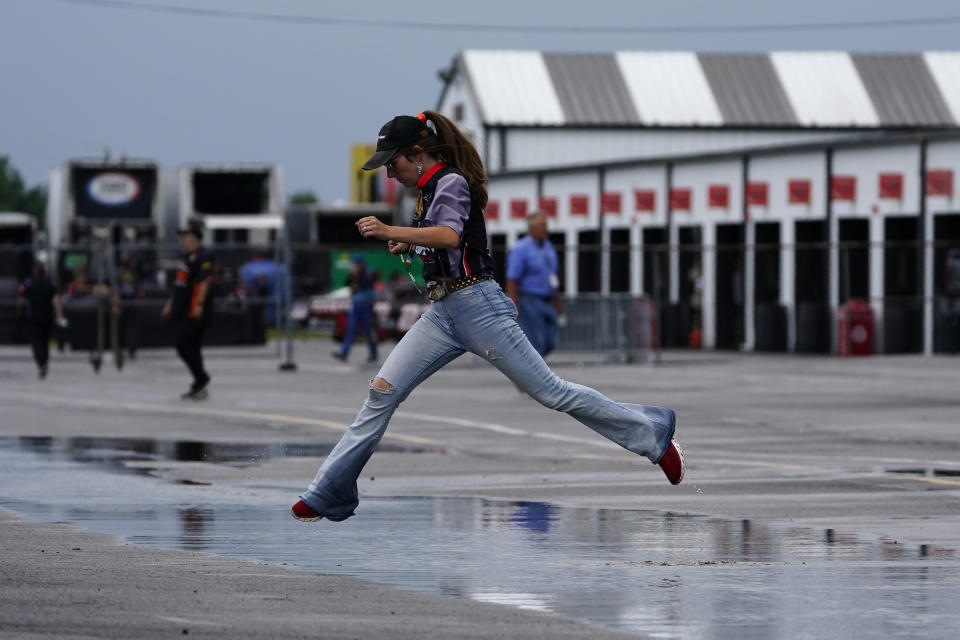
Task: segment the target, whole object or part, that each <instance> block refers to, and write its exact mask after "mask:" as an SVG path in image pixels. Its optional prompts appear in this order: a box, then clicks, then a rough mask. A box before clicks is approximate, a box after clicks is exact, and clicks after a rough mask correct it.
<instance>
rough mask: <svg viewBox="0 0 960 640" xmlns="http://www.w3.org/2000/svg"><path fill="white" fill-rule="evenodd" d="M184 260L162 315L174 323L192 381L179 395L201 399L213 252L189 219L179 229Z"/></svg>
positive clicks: (204, 388) (205, 380)
mask: <svg viewBox="0 0 960 640" xmlns="http://www.w3.org/2000/svg"><path fill="white" fill-rule="evenodd" d="M178 234H179V236H180V249H181V251H182V252H183V261H182V262H181V263H180V268H179V269H178V270H177V277H176V281H175V282H174V283H173V295H172V296H171V297H170V299H169V300H168V301H167V304H165V305H164V307H163V310H162V311H161V315H162V317H163V318H164V319H169V320H171V321H173V322H175V323H176V325H177V337H176V342H175V343H174V344H175V346H176V348H177V353H178V354H179V355H180V359H181V360H183V362H184V363H185V364H186V365H187V368H188V369H189V370H190V374H191V375H192V376H193V382H192V383H191V385H190V388H189V389H187V391H186V392H184V393H183V394H181V396H180V397H181V398H183V399H185V400H186V399H190V400H203V399H204V398H206V397H207V393H208V392H207V386H208V385H209V384H210V375H209V374H208V373H207V372H206V370H205V369H204V368H203V354H202V353H201V351H200V348H201V345H202V343H203V334H204V333H206V330H207V327H209V326H210V319H211V316H212V315H213V291H212V290H211V283H212V277H211V276H212V275H213V254H211V253H210V252H209V251H207V250H206V249H205V248H204V247H203V229H202V228H201V227H200V225H199V224H197V223H191V224H189V225H188V226H187V227H185V228H183V229H180V230H179V231H178Z"/></svg>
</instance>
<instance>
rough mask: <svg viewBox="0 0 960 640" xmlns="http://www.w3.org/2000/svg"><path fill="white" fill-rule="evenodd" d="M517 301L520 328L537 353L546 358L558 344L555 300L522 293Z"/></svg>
mask: <svg viewBox="0 0 960 640" xmlns="http://www.w3.org/2000/svg"><path fill="white" fill-rule="evenodd" d="M517 299H518V300H519V302H520V309H518V311H519V314H520V327H521V328H523V332H524V333H525V334H527V338H528V339H529V340H530V344H532V345H533V348H534V349H536V350H537V353H539V354H540V355H541V356H546V355H547V354H548V353H550V352H551V351H553V348H554V347H555V346H556V344H557V310H556V309H555V308H554V306H553V298H552V297H549V296H537V295H533V294H529V293H522V292H521V293H520V294H519V295H518V296H517Z"/></svg>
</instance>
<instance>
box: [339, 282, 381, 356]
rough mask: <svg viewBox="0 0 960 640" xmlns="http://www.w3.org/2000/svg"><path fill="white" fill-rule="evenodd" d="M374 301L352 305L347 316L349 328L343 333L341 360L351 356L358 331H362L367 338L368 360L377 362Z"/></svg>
mask: <svg viewBox="0 0 960 640" xmlns="http://www.w3.org/2000/svg"><path fill="white" fill-rule="evenodd" d="M373 302H374V301H373V299H372V298H371V299H365V300H354V301H353V303H352V304H351V305H350V315H348V316H347V328H346V329H345V330H344V333H343V342H342V343H341V345H340V359H341V360H346V359H347V356H349V355H350V347H352V346H353V340H354V338H355V337H356V334H357V331H362V332H363V333H364V335H366V337H367V349H368V351H369V356H368V357H367V360H369V361H370V362H375V361H376V360H377V336H376V333H375V331H374V326H373Z"/></svg>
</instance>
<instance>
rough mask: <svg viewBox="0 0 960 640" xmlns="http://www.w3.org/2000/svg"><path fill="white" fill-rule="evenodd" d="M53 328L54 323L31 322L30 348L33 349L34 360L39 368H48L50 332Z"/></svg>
mask: <svg viewBox="0 0 960 640" xmlns="http://www.w3.org/2000/svg"><path fill="white" fill-rule="evenodd" d="M52 328H53V322H50V321H45V322H44V321H41V322H36V321H33V320H31V321H30V327H29V331H30V348H31V349H33V360H34V362H36V363H37V366H38V367H45V366H47V361H48V360H49V359H50V331H51V329H52Z"/></svg>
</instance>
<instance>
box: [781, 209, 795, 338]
mask: <svg viewBox="0 0 960 640" xmlns="http://www.w3.org/2000/svg"><path fill="white" fill-rule="evenodd" d="M795 244H796V225H795V222H794V220H793V219H792V218H786V219H784V220H782V221H781V222H780V304H782V305H783V307H784V308H785V309H786V313H787V351H788V352H791V353H792V352H794V351H796V349H797V301H796V291H795V287H794V284H795V282H796V267H797V257H796V249H795Z"/></svg>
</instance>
